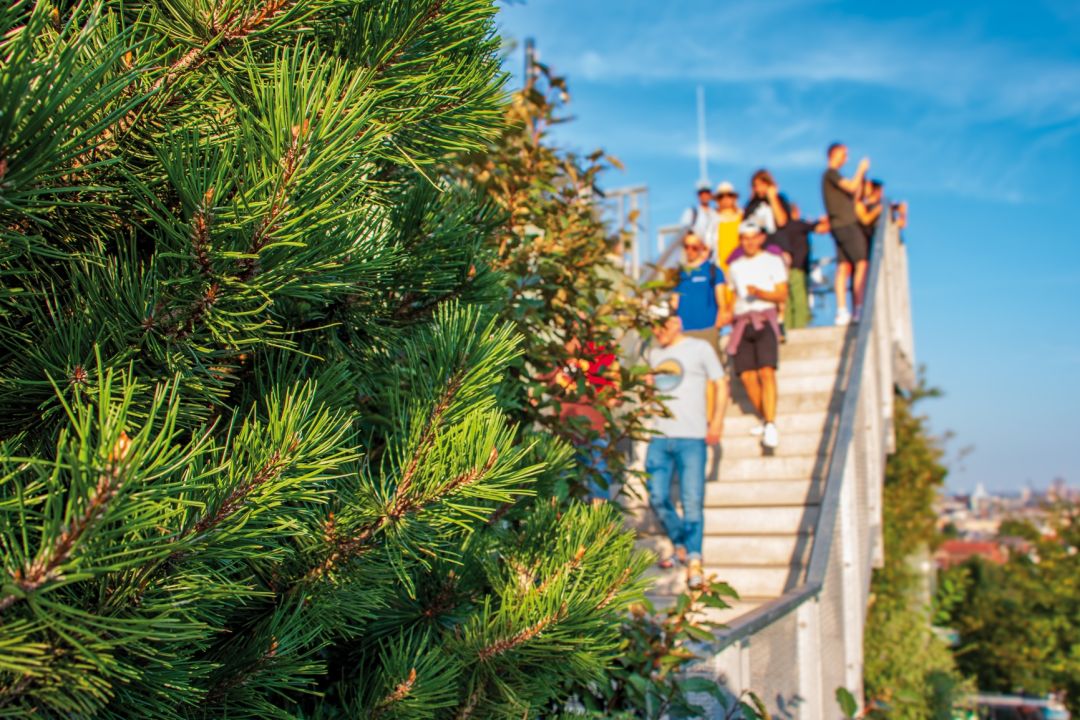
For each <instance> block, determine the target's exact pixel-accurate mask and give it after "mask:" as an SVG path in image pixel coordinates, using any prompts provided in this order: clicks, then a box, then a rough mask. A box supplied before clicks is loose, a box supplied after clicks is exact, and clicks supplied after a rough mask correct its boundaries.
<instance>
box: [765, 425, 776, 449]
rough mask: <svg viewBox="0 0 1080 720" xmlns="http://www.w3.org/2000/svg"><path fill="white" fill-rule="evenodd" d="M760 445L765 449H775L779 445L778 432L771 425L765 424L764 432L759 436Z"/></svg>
mask: <svg viewBox="0 0 1080 720" xmlns="http://www.w3.org/2000/svg"><path fill="white" fill-rule="evenodd" d="M761 444H762V445H764V446H765V447H767V448H775V447H776V446H777V445H779V444H780V431H779V430H777V429H776V425H775V424H773V423H766V424H765V432H764V433H762V436H761Z"/></svg>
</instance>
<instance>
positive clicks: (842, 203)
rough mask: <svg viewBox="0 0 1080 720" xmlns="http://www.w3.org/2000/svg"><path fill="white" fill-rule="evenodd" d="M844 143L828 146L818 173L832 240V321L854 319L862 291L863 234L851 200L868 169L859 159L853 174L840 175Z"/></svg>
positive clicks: (865, 161) (845, 155)
mask: <svg viewBox="0 0 1080 720" xmlns="http://www.w3.org/2000/svg"><path fill="white" fill-rule="evenodd" d="M847 158H848V151H847V146H845V145H844V144H843V143H833V144H832V145H830V146H829V150H828V159H829V167H828V169H826V170H825V174H824V175H822V176H821V195H822V200H824V202H825V212H826V213H827V214H828V215H829V228H830V230H831V231H832V236H833V239H834V240H836V324H837V325H847V324H848V323H850V322H851V321H852V320H855V321H856V322H858V320H859V315H860V314H861V312H862V304H863V293H864V291H865V290H866V260H867V244H866V235H865V233H864V232H863V229H862V226H860V225H859V218H858V216H857V215H856V213H855V199H856V197H857V196H858V194H859V191H860V190H861V189H862V183H863V178H864V177H865V176H866V171H867V170H868V169H869V168H870V160H868V159H867V158H863V159H862V160H861V161H859V167H858V169H857V170H856V171H855V177H852V178H845V177H843V176H842V175H840V168H842V167H843V166H844V163H846V162H847ZM853 273H854V282H853V285H852V293H851V294H852V296H853V300H854V304H855V315H854V317H853V316H852V314H851V313H850V312H848V309H847V285H848V280H849V279H850V278H851V277H852V274H853Z"/></svg>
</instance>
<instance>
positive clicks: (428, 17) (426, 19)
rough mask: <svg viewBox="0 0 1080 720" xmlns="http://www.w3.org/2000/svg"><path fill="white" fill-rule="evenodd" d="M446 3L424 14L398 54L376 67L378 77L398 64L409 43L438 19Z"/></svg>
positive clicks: (437, 5)
mask: <svg viewBox="0 0 1080 720" xmlns="http://www.w3.org/2000/svg"><path fill="white" fill-rule="evenodd" d="M444 2H445V0H437V2H435V3H433V4H432V5H431V7H430V8H428V11H427V12H426V13H424V16H423V17H421V18H420V20H419V21H418V22H417V23H416V25H414V26H413V27H412V30H411V31H410V32H409V33H408V34H407V35H406V36H405V37H403V38H402V39H401V42H400V43H398V49H397V52H395V53H394V54H393V55H392V56H390V57H389V58H387V59H386V60H383V61H382V62H381V63H379V64H378V65H377V66H376V67H375V73H376V74H377V75H382V74H383V73H385V72H386V71H387V70H388V69H389V68H391V67H392V66H394V65H395V64H397V62H398V60H400V59H401V56H402V55H404V54H405V50H406V48H408V46H409V43H411V42H412V41H413V40H415V39H416V37H417V36H418V35H419V34H420V33H421V32H423V30H424V28H425V27H426V26H427V24H428V23H430V22H431V21H432V20H434V19H435V18H437V17H438V16H439V15H440V14H441V13H442V8H443V4H444Z"/></svg>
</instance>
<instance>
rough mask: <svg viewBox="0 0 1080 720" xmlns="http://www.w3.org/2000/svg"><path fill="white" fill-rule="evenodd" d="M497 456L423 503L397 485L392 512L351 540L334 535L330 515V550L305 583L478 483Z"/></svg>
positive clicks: (326, 531) (493, 451)
mask: <svg viewBox="0 0 1080 720" xmlns="http://www.w3.org/2000/svg"><path fill="white" fill-rule="evenodd" d="M414 457H415V456H414ZM498 457H499V453H498V450H497V449H496V448H494V447H493V448H492V449H491V453H490V454H489V455H488V459H487V461H486V462H485V463H484V464H483V465H482V466H481V467H479V468H472V469H470V470H467V471H465V472H463V473H461V474H459V475H458V476H457V477H455V478H454V479H453V480H451V481H450V482H449V483H448V484H447V485H446V486H445V487H444V488H443V489H442V492H441V493H440V494H439V495H437V496H435V497H432V498H428V499H427V500H426V501H421V500H417V499H415V498H410V497H408V496H407V495H406V494H405V493H404V492H403V487H402V485H399V486H398V491H397V492H396V493H395V495H394V502H393V504H392V506H391V509H390V510H389V511H388V512H387V513H386V514H385V515H383V516H382V517H380V518H379V519H378V520H375V521H373V522H371V523H369V524H367V525H365V526H364V527H362V528H361V529H360V531H359V532H358V533H357V534H356V535H354V536H353V537H351V538H341V537H339V536H338V535H337V524H336V522H335V520H334V517H333V514H331V516H330V518H329V520H328V521H327V523H326V525H325V526H324V537H325V538H326V539H327V540H328V542H329V543H330V544H331V546H332V548H333V549H332V550H331V551H330V553H329V555H328V556H327V558H326V559H325V560H324V561H323V562H322V563H320V564H319V565H317V566H315V567H314V568H312V569H311V570H309V571H308V573H307V575H305V576H304V580H305V581H313V580H317V579H319V578H321V577H324V576H326V575H327V574H328V573H329V572H330V571H331V570H332V569H333V568H334V567H335V566H337V565H340V564H342V563H345V562H348V561H349V560H352V559H353V558H355V557H357V556H358V555H360V554H362V553H363V552H365V551H366V550H367V549H369V548H370V547H371V545H372V543H373V541H374V538H375V535H376V534H377V533H378V532H379V531H380V530H382V529H383V528H385V527H386V526H387V525H389V524H391V523H393V522H399V521H400V520H401V518H403V517H405V516H406V515H408V514H410V513H415V512H418V511H420V510H423V509H424V508H426V507H429V506H431V505H434V504H435V503H436V502H438V501H439V500H441V499H443V498H444V497H445V496H447V495H449V494H450V493H452V492H454V491H455V490H458V489H460V488H462V487H465V486H467V485H471V484H473V483H475V482H477V481H478V480H480V479H481V478H482V477H484V475H486V474H487V473H488V472H490V471H491V469H492V468H493V467H494V466H495V462H496V461H497V460H498ZM405 489H407V488H405Z"/></svg>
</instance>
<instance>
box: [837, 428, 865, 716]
mask: <svg viewBox="0 0 1080 720" xmlns="http://www.w3.org/2000/svg"><path fill="white" fill-rule="evenodd" d="M851 442H852V447H851V448H850V450H849V452H848V462H847V463H845V465H844V472H843V481H842V485H841V488H840V517H839V520H840V559H841V563H842V565H841V567H840V577H841V579H842V588H841V591H842V592H841V596H842V598H843V600H842V602H843V613H842V617H843V622H844V627H843V638H844V652H843V656H844V687H846V688H847V689H848V690H850V691H851V693H852V694H853V695H854V696H855V698H856V699H858V700H861V697H862V663H861V662H860V660H861V658H862V623H863V615H864V607H863V602H864V601H863V588H862V583H863V581H862V572H861V568H860V565H861V563H860V562H859V545H860V541H861V538H860V537H859V536H858V523H857V520H856V517H855V513H856V508H855V483H856V482H858V473H857V471H856V459H855V458H854V457H853V456H852V454H851V453H852V451H855V450H856V447H855V440H854V438H852V440H851Z"/></svg>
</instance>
